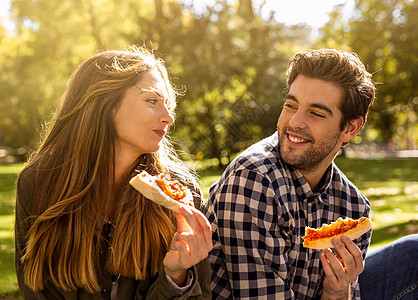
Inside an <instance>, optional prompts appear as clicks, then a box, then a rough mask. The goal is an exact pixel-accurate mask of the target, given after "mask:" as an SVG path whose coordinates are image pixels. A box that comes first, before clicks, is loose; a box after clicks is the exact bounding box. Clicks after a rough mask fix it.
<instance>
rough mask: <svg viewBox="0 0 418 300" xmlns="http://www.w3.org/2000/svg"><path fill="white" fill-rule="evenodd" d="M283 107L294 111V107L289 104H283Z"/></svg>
mask: <svg viewBox="0 0 418 300" xmlns="http://www.w3.org/2000/svg"><path fill="white" fill-rule="evenodd" d="M283 106H284V107H286V108H288V109H296V107H295V106H294V105H292V104H289V103H285V104H284V105H283Z"/></svg>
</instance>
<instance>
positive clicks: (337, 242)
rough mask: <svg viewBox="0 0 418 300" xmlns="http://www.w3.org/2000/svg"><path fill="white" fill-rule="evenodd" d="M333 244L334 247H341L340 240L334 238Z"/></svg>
mask: <svg viewBox="0 0 418 300" xmlns="http://www.w3.org/2000/svg"><path fill="white" fill-rule="evenodd" d="M331 242H332V243H333V244H334V245H341V241H340V240H339V239H337V238H333V239H332V240H331Z"/></svg>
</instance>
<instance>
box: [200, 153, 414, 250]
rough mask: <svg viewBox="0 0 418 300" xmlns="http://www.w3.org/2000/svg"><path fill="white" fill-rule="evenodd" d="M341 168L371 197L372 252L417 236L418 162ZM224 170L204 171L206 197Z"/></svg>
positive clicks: (342, 164)
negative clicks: (399, 239)
mask: <svg viewBox="0 0 418 300" xmlns="http://www.w3.org/2000/svg"><path fill="white" fill-rule="evenodd" d="M336 164H337V165H338V167H339V168H340V169H341V170H342V171H343V172H344V173H345V174H346V175H347V177H348V178H349V179H350V180H351V181H352V182H353V183H354V184H355V185H356V186H357V187H358V188H359V189H360V190H361V191H362V192H363V193H364V194H365V195H366V196H367V197H368V199H369V200H370V202H371V205H372V221H373V225H374V229H373V235H372V240H371V249H376V248H378V247H381V246H383V245H385V244H387V243H389V242H391V241H394V240H396V239H397V238H399V237H402V236H404V235H407V234H411V233H418V171H417V170H418V160H417V159H378V160H376V159H375V160H364V159H347V158H342V157H338V158H337V159H336ZM221 174H222V171H214V170H208V171H201V172H200V175H201V183H202V189H203V194H204V197H205V198H207V196H208V193H209V187H210V185H211V184H212V183H214V182H215V181H216V180H217V179H218V178H219V177H220V175H221Z"/></svg>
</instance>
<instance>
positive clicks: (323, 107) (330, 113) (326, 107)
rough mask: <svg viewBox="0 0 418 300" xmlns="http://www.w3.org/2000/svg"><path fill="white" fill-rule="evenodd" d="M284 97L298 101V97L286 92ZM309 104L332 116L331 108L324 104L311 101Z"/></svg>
mask: <svg viewBox="0 0 418 300" xmlns="http://www.w3.org/2000/svg"><path fill="white" fill-rule="evenodd" d="M285 99H290V100H293V101H295V102H296V103H299V101H298V99H297V98H296V97H295V96H294V95H292V94H287V95H286V96H285ZM309 106H310V107H314V108H318V109H320V110H323V111H325V112H327V113H328V114H329V115H330V116H331V117H332V116H333V113H332V110H331V109H330V108H329V107H328V106H326V105H324V104H320V103H312V104H309Z"/></svg>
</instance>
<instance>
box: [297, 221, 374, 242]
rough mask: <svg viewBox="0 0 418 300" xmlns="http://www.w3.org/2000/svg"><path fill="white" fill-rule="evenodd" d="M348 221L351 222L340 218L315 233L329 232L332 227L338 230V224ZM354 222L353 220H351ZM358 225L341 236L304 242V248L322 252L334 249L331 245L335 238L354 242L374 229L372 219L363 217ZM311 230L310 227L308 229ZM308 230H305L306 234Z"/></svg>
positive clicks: (335, 235)
mask: <svg viewBox="0 0 418 300" xmlns="http://www.w3.org/2000/svg"><path fill="white" fill-rule="evenodd" d="M348 220H350V219H349V218H347V219H342V218H339V219H338V220H337V221H336V222H333V223H331V224H329V225H323V226H322V227H321V228H320V229H316V230H315V231H318V230H319V231H325V230H329V229H331V227H334V228H338V225H337V224H338V223H341V222H347V221H348ZM351 221H353V220H351ZM357 221H358V222H357V224H356V226H355V227H353V228H351V229H349V230H347V231H345V232H343V233H340V234H334V235H332V236H329V237H325V238H321V239H315V240H304V241H303V246H304V247H305V248H312V249H318V250H322V249H327V248H333V247H334V245H333V244H332V243H331V240H332V239H333V238H337V239H340V238H341V237H342V236H343V235H345V236H347V237H349V238H350V239H351V240H354V239H356V238H358V237H360V236H362V235H363V234H364V233H366V232H367V231H369V230H370V229H372V222H371V221H370V219H368V218H365V217H362V218H360V219H359V220H357ZM306 228H309V227H306ZM306 231H307V230H306V229H305V232H306ZM302 238H303V239H305V238H306V235H305V236H304V237H302Z"/></svg>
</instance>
